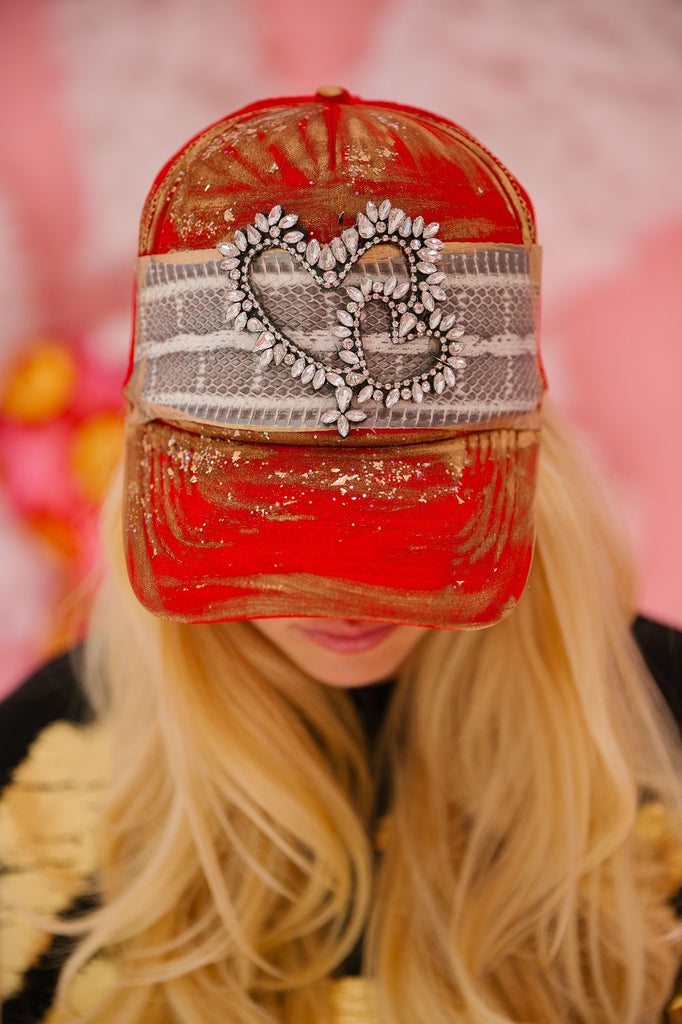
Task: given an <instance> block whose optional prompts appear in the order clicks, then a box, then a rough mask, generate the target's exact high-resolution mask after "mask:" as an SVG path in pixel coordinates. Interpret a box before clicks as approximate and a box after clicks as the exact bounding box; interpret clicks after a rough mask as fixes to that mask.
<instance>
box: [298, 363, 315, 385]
mask: <svg viewBox="0 0 682 1024" xmlns="http://www.w3.org/2000/svg"><path fill="white" fill-rule="evenodd" d="M314 376H315V364H314V363H308V365H307V366H306V368H305V370H304V371H303V373H302V374H301V384H310V382H311V380H312V379H313V377H314Z"/></svg>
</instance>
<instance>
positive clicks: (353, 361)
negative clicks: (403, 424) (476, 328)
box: [217, 199, 466, 437]
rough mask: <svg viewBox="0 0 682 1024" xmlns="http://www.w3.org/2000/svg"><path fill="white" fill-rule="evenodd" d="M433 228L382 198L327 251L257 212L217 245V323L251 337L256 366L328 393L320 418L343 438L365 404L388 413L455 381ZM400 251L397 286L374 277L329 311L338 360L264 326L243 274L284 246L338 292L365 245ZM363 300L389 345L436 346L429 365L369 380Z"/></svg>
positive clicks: (302, 232) (457, 363) (291, 219)
mask: <svg viewBox="0 0 682 1024" xmlns="http://www.w3.org/2000/svg"><path fill="white" fill-rule="evenodd" d="M439 227H440V225H439V224H438V223H436V222H435V221H434V222H433V223H431V224H425V223H424V218H423V217H415V218H414V219H413V218H412V217H408V216H407V215H406V214H405V212H404V211H403V210H400V209H398V208H397V207H393V206H392V205H391V203H390V201H389V200H388V199H385V200H384V201H383V202H381V203H380V204H379V205H377V204H376V203H373V202H369V203H367V207H366V212H365V213H358V215H357V217H356V221H355V226H354V227H350V228H346V229H345V231H342V232H341V235H340V236H338V237H336V238H334V239H333V240H332V241H331V242H330V243H329V244H328V245H320V243H319V242H318V241H317V239H316V238H311V239H310V240H309V241H307V240H306V236H307V231H306V229H305V228H303V227H302V226H301V225H300V224H299V222H298V215H297V214H295V213H285V212H284V210H283V209H282V207H281V206H275V207H273V209H272V210H271V211H270V213H268V214H265V213H257V214H256V216H255V218H254V222H253V223H252V224H248V225H247V226H246V227H245V228H240V229H238V230H237V231H235V233H234V241H233V242H221V243H220V244H219V245H218V246H217V248H218V251H219V252H220V253H221V255H222V256H224V257H226V258H225V260H224V261H223V262H222V263H221V265H220V266H221V270H223V271H225V272H226V273H227V274H229V277H230V280H231V285H232V286H231V288H230V291H229V292H228V295H227V298H226V301H227V309H226V312H225V319H226V321H227V322H228V323H229V324H230V325H231V326H232V328H233V329H234V330H237V331H243V330H246V331H250V332H252V333H253V334H257V335H258V338H257V340H256V351H257V353H258V355H259V361H260V364H261V365H262V366H268V365H269V364H270V363H274V364H275V365H276V366H279V365H282V364H283V365H284V366H286V367H287V368H288V369H289V370H290V372H291V375H292V377H294V378H298V379H299V380H300V382H301V384H303V385H306V386H309V387H311V388H313V389H314V390H315V391H319V389H320V388H322V387H323V386H325V385H327V386H330V387H331V388H332V389H333V391H334V397H335V399H336V406H337V407H336V409H334V410H331V411H330V412H326V413H324V414H323V416H322V422H323V423H324V424H327V425H330V426H331V425H332V424H334V425H335V426H336V429H337V430H338V432H339V434H340V435H341V436H342V437H346V436H347V435H348V433H349V431H350V428H351V424H353V423H361V422H362V421H363V420H365V419H366V418H367V414H366V413H365V412H363V410H362V409H361V408H356V407H351V405H352V403H353V401H354V400H355V406H362V405H364V404H365V403H366V402H368V401H374V402H376V403H377V404H379V405H383V406H384V407H385V408H386V409H391V408H392V407H393V406H394V405H395V404H396V402H398V401H399V400H400V399H403V400H405V401H409V402H417V403H419V402H423V400H424V396H425V395H427V394H428V393H429V392H433V393H434V394H436V395H440V394H442V393H443V391H445V389H446V387H453V386H454V385H455V383H456V376H455V371H457V370H462V369H463V368H464V367H465V365H466V363H465V361H464V360H463V359H462V358H461V357H460V355H459V353H460V352H461V349H462V343H461V341H460V340H459V339H460V338H461V336H462V335H463V334H464V331H463V329H462V328H460V327H458V326H457V323H456V320H457V317H456V314H454V313H449V314H447V315H446V314H444V313H443V310H442V309H441V308H440V306H439V305H438V303H439V302H443V301H445V300H446V299H447V294H446V292H445V291H444V289H443V287H442V284H443V282H444V280H445V274H444V273H442V272H441V271H439V269H438V263H439V261H440V258H441V252H440V250H441V249H442V248H443V243H442V242H441V241H440V240H439V239H438V238H437V237H436V235H437V232H438V229H439ZM386 244H391V245H397V246H399V247H400V248H401V250H402V253H403V256H404V259H405V265H406V268H407V270H408V274H409V280H404V281H400V282H399V281H398V278H397V276H395V275H393V274H392V275H391V276H390V277H388V278H386V279H384V280H372V278H371V277H369V276H365V277H363V278H362V280H361V281H360V283H359V285H358V286H355V285H350V286H348V287H347V288H346V293H347V296H348V301H347V303H346V304H345V306H343V307H342V308H340V309H339V310H338V311H337V314H336V315H337V319H338V324H336V325H335V326H333V327H332V328H331V330H332V334H333V335H334V336H335V337H336V338H338V339H339V349H338V352H337V356H338V364H337V365H336V366H331V367H330V366H326V365H324V364H323V363H321V362H319V361H318V360H316V359H315V358H314V357H313V356H312V355H311V354H310V353H308V352H306V351H305V350H304V349H302V348H300V347H299V346H298V345H296V344H295V343H294V342H293V341H292V340H291V338H289V337H287V335H286V333H285V332H284V330H283V329H282V327H281V326H280V325H278V324H275V323H273V321H272V319H271V317H270V316H269V315H268V314H267V312H266V311H265V310H264V309H263V306H262V303H261V302H260V301H259V298H258V296H257V295H256V293H255V291H254V289H253V286H252V282H251V274H250V268H251V263H252V261H253V259H254V257H256V256H258V255H259V254H260V253H262V252H263V251H264V250H267V249H286V250H287V252H289V253H290V254H291V255H292V257H293V258H294V259H295V261H296V262H297V263H298V264H299V265H300V266H301V267H303V268H304V269H305V270H306V271H307V272H308V274H310V276H311V277H312V278H313V279H314V280H315V281H316V282H317V283H318V284H319V285H320V286H321V287H322V288H326V289H332V288H338V287H339V286H340V285H341V284H342V283H343V281H344V280H345V278H346V277H347V275H348V273H349V271H350V270H351V268H352V267H353V266H354V265H355V263H357V261H358V260H359V259H360V257H361V256H362V255H363V253H365V252H367V251H368V250H369V249H371V248H372V247H373V246H375V245H386ZM370 302H379V303H383V304H384V305H385V306H386V307H387V309H388V313H389V321H390V330H389V334H390V337H391V340H392V341H393V342H394V343H395V344H396V345H400V344H401V343H404V342H406V341H411V340H414V339H422V340H423V341H424V342H425V344H427V343H428V342H429V341H430V342H431V344H432V345H433V346H434V347H436V348H437V350H438V354H437V355H435V356H434V362H433V365H432V366H431V367H430V368H429V369H428V370H427V371H426V372H424V373H420V374H416V375H414V376H412V377H407V378H405V379H403V380H392V381H383V380H377V379H375V378H374V377H373V376H372V374H371V372H370V367H368V365H367V361H366V358H365V351H364V348H363V343H362V330H361V327H362V321H363V319H364V317H365V313H366V307H367V305H368V303H370Z"/></svg>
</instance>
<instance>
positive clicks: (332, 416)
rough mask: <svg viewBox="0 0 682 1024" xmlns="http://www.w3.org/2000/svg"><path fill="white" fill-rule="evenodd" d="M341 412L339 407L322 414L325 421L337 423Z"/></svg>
mask: <svg viewBox="0 0 682 1024" xmlns="http://www.w3.org/2000/svg"><path fill="white" fill-rule="evenodd" d="M340 415H341V413H340V412H339V410H338V409H334V410H333V411H332V412H326V413H324V415H323V416H322V422H323V423H336V421H337V420H338V418H339V416H340Z"/></svg>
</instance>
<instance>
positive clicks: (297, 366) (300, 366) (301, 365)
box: [291, 356, 305, 377]
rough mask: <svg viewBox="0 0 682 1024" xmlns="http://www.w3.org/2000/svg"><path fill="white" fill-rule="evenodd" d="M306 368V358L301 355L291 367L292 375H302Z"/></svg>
mask: <svg viewBox="0 0 682 1024" xmlns="http://www.w3.org/2000/svg"><path fill="white" fill-rule="evenodd" d="M304 370H305V359H304V358H303V356H299V357H298V359H297V360H296V361H295V362H294V365H293V366H292V367H291V376H292V377H300V376H301V374H302V373H303V371H304Z"/></svg>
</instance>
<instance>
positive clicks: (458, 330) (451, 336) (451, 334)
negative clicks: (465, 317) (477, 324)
mask: <svg viewBox="0 0 682 1024" xmlns="http://www.w3.org/2000/svg"><path fill="white" fill-rule="evenodd" d="M463 334H464V328H463V327H455V328H454V329H453V330H452V331H448V333H447V339H448V341H456V339H457V338H461V337H462V335H463Z"/></svg>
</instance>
